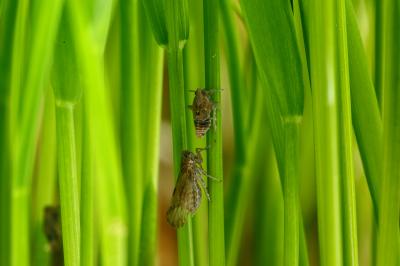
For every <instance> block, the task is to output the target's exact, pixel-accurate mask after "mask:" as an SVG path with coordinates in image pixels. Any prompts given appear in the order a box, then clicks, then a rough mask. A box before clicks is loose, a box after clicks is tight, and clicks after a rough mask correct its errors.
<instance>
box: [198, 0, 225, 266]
mask: <svg viewBox="0 0 400 266" xmlns="http://www.w3.org/2000/svg"><path fill="white" fill-rule="evenodd" d="M203 16H204V66H205V72H204V73H205V87H206V89H214V90H217V91H216V93H214V94H213V101H214V102H217V103H218V104H219V105H221V91H218V90H219V89H220V60H219V39H218V34H219V1H214V0H205V1H204V2H203ZM215 112H216V115H215V117H216V121H215V123H216V125H215V127H212V128H210V131H209V133H208V135H207V147H209V149H208V150H207V170H208V174H209V175H211V176H213V177H215V178H217V179H219V180H220V182H209V192H210V198H211V199H210V203H209V208H208V241H209V264H208V265H210V266H217V265H225V240H224V192H223V171H222V170H223V169H222V122H221V117H222V116H221V110H220V109H218V108H217V109H216V110H215Z"/></svg>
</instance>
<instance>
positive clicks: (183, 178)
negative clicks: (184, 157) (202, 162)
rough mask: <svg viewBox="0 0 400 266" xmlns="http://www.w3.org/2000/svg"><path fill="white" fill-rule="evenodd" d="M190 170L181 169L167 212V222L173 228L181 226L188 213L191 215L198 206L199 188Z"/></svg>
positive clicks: (199, 200)
mask: <svg viewBox="0 0 400 266" xmlns="http://www.w3.org/2000/svg"><path fill="white" fill-rule="evenodd" d="M195 174H196V173H195V172H194V171H192V170H187V171H182V172H181V174H180V176H179V178H178V181H177V183H176V187H175V190H174V193H173V195H172V202H171V207H170V208H169V210H168V212H167V220H168V223H169V224H171V225H172V226H173V227H175V228H179V227H181V226H183V225H184V224H185V223H186V221H187V216H188V215H189V214H191V215H193V214H194V213H195V212H196V210H197V209H198V208H199V206H200V202H201V190H200V187H199V186H198V184H197V182H196V179H195V176H194V175H195Z"/></svg>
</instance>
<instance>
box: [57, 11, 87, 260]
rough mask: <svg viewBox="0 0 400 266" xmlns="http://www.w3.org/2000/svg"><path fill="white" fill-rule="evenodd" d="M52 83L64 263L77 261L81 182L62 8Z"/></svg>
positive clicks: (75, 75)
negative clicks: (79, 178) (54, 102)
mask: <svg viewBox="0 0 400 266" xmlns="http://www.w3.org/2000/svg"><path fill="white" fill-rule="evenodd" d="M55 48H56V49H55V56H54V62H53V73H52V85H53V88H54V95H55V100H56V104H55V106H56V107H55V108H56V129H57V159H58V178H59V186H60V190H59V191H60V206H61V225H62V230H63V232H62V233H63V236H62V239H63V252H64V263H65V265H67V266H75V265H80V260H81V257H80V253H81V250H80V246H81V226H80V225H81V224H80V185H79V180H78V167H77V166H78V164H77V151H76V137H75V131H76V130H75V122H74V120H75V119H74V110H75V106H76V103H77V102H78V101H79V100H80V96H81V94H82V86H81V84H80V80H79V76H80V75H79V70H78V64H77V62H76V61H75V60H76V56H75V53H74V50H73V49H74V48H73V41H72V36H71V29H70V23H69V21H68V17H67V12H66V9H64V11H63V14H62V17H61V21H60V27H59V32H58V36H57V41H56V46H55Z"/></svg>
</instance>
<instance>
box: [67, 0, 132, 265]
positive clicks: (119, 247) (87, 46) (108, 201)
mask: <svg viewBox="0 0 400 266" xmlns="http://www.w3.org/2000/svg"><path fill="white" fill-rule="evenodd" d="M67 11H68V17H69V22H70V26H71V33H72V40H73V41H74V43H73V44H74V47H75V52H76V58H79V60H80V69H79V70H80V71H81V74H82V77H84V78H83V79H82V81H83V87H84V92H85V96H84V100H85V104H84V106H85V115H86V121H87V123H88V125H89V126H88V127H87V128H88V129H89V133H90V135H89V136H90V139H91V141H90V154H92V155H95V158H94V165H93V167H94V169H96V183H95V186H96V190H95V200H96V204H98V206H99V208H98V220H99V224H100V226H99V227H100V243H101V259H102V265H106V266H108V265H113V266H114V265H116V266H122V265H126V263H127V259H126V258H127V245H126V242H127V241H126V238H127V230H126V229H127V228H126V209H125V208H126V205H125V204H126V203H125V194H124V190H123V186H122V173H121V165H120V161H119V156H118V149H117V144H116V139H117V138H116V136H115V131H114V128H113V127H114V124H113V122H114V121H113V118H112V116H111V103H110V95H109V90H107V89H106V84H105V77H104V74H103V71H104V62H103V58H102V46H101V45H99V44H97V43H94V41H93V39H92V32H91V28H90V27H89V26H88V25H87V24H86V23H85V22H86V21H85V14H84V13H83V9H82V4H81V2H80V1H78V0H68V1H67Z"/></svg>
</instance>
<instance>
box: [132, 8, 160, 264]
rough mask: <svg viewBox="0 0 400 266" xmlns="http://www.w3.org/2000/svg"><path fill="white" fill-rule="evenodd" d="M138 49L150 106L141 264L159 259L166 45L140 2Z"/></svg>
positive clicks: (144, 99) (145, 102)
mask: <svg viewBox="0 0 400 266" xmlns="http://www.w3.org/2000/svg"><path fill="white" fill-rule="evenodd" d="M139 5H140V7H139V26H140V28H139V29H140V30H139V36H140V38H139V40H140V43H139V51H140V58H139V59H140V67H139V69H140V71H141V72H140V75H139V76H140V77H141V79H140V87H141V88H146V89H143V90H141V107H142V108H143V107H144V106H151V110H149V111H148V112H140V114H141V115H142V119H141V121H142V131H143V132H142V134H141V135H142V136H143V145H142V152H143V161H144V166H143V190H144V197H143V203H142V220H141V223H142V228H141V232H140V246H139V250H140V252H139V263H138V265H155V263H156V259H157V221H158V220H157V193H158V163H159V146H160V145H159V143H160V124H161V96H162V87H163V66H164V64H163V62H164V60H163V59H164V56H163V49H161V48H160V47H159V46H158V45H157V43H156V42H155V40H154V39H153V36H152V33H151V29H150V25H149V24H148V20H147V18H146V17H145V13H144V7H143V5H142V2H139Z"/></svg>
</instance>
